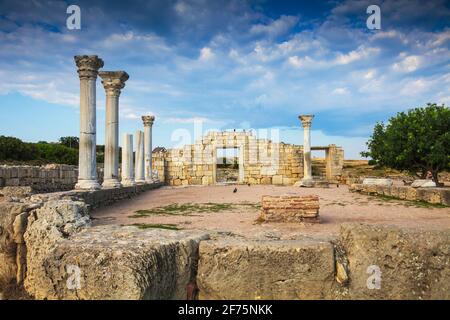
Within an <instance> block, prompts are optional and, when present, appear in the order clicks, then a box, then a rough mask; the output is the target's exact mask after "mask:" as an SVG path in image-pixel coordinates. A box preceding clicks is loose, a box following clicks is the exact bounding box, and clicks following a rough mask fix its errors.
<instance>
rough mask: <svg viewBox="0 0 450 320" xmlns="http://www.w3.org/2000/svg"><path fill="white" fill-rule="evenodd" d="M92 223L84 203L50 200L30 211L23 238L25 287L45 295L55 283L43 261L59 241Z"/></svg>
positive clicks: (41, 295) (30, 291) (41, 296)
mask: <svg viewBox="0 0 450 320" xmlns="http://www.w3.org/2000/svg"><path fill="white" fill-rule="evenodd" d="M89 225H90V218H89V213H88V209H87V206H86V204H85V203H83V202H80V201H71V200H49V201H48V202H45V203H44V204H43V206H42V207H41V208H39V209H36V210H35V211H33V212H31V214H30V216H29V218H28V227H27V231H26V232H25V235H24V239H25V242H26V245H27V259H26V261H27V273H26V278H25V281H24V286H25V289H26V290H27V292H28V293H29V294H30V295H31V296H34V297H36V298H38V299H39V298H45V288H47V287H52V286H53V283H52V281H51V280H50V279H48V277H47V276H46V272H47V271H46V269H45V265H44V261H45V259H46V258H47V256H48V254H49V252H51V251H52V250H54V249H55V248H56V247H57V244H58V243H59V242H60V241H61V240H63V239H65V238H68V237H70V236H71V235H73V234H75V233H77V232H79V231H80V230H82V229H83V228H85V227H86V226H89Z"/></svg>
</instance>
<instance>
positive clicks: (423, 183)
mask: <svg viewBox="0 0 450 320" xmlns="http://www.w3.org/2000/svg"><path fill="white" fill-rule="evenodd" d="M411 187H413V188H432V187H436V183H434V181H433V180H428V179H422V180H414V182H413V183H411Z"/></svg>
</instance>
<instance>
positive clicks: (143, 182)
mask: <svg viewBox="0 0 450 320" xmlns="http://www.w3.org/2000/svg"><path fill="white" fill-rule="evenodd" d="M145 183H146V181H145V180H144V179H140V180H136V184H145Z"/></svg>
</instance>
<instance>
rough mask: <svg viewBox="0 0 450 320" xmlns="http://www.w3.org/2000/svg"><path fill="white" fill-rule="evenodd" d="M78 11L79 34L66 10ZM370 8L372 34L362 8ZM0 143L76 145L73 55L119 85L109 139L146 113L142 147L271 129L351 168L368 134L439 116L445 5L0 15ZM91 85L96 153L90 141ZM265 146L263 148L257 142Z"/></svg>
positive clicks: (35, 6) (269, 5)
mask: <svg viewBox="0 0 450 320" xmlns="http://www.w3.org/2000/svg"><path fill="white" fill-rule="evenodd" d="M70 4H77V5H79V6H80V8H81V30H68V29H67V28H66V19H67V17H68V15H67V14H66V9H67V7H68V6H69V5H70ZM371 4H377V5H379V6H380V7H381V19H382V20H381V30H369V29H367V27H366V19H367V17H368V14H367V13H366V8H367V7H368V6H369V5H371ZM0 46H1V50H0V77H1V79H2V82H1V83H0V114H1V117H0V120H1V121H0V135H11V136H16V137H19V138H21V139H23V140H26V141H39V140H47V141H56V140H57V139H58V138H59V137H60V136H67V135H78V130H79V111H78V103H79V102H78V92H79V80H78V77H77V73H76V68H75V64H74V61H73V56H74V55H76V54H97V55H99V56H100V57H101V58H102V59H103V60H104V62H105V66H104V68H103V70H125V71H126V72H128V73H129V75H130V79H129V80H128V81H127V83H126V86H125V88H124V89H123V91H122V95H121V98H120V99H121V100H120V132H121V133H125V132H129V133H134V131H135V130H136V129H140V128H141V127H142V123H141V120H140V116H141V115H143V114H154V115H155V116H156V118H157V120H156V122H155V126H154V131H153V132H154V146H166V147H172V146H176V145H179V144H180V143H184V142H189V141H185V140H180V136H182V135H184V136H185V135H186V134H189V135H190V136H192V137H194V136H195V134H194V122H199V121H201V123H202V129H203V130H208V129H219V130H225V129H250V128H253V129H255V131H256V132H259V131H258V130H260V129H279V130H280V131H279V132H280V134H279V135H280V139H281V140H282V141H284V142H287V143H296V144H301V143H302V139H303V137H302V129H301V126H300V123H299V120H298V118H297V117H298V115H299V114H308V113H313V114H315V119H314V122H313V131H312V143H313V145H324V144H329V143H335V144H337V145H341V146H343V147H344V149H345V151H346V157H347V158H359V152H360V151H362V150H364V148H365V146H364V143H365V141H366V140H367V138H368V136H369V135H370V133H371V131H372V128H373V125H374V124H375V123H376V122H377V121H386V120H387V119H388V118H389V117H390V116H392V115H394V114H395V113H396V112H398V111H403V110H407V109H408V108H412V107H417V106H423V105H425V104H426V103H427V102H436V103H445V104H446V105H449V104H450V1H444V0H436V1H433V0H429V1H415V0H397V1H321V2H318V1H292V2H288V1H262V0H261V1H243V0H239V1H238V0H236V1H225V0H209V1H207V0H172V1H170V0H169V1H147V0H145V1H144V0H142V1H127V2H125V1H120V2H114V1H74V2H70V3H69V2H64V1H20V2H18V1H4V0H2V1H1V2H0ZM104 105H105V99H104V90H103V88H102V86H101V84H100V81H98V83H97V141H98V143H99V144H102V143H103V141H104ZM269 138H270V136H269Z"/></svg>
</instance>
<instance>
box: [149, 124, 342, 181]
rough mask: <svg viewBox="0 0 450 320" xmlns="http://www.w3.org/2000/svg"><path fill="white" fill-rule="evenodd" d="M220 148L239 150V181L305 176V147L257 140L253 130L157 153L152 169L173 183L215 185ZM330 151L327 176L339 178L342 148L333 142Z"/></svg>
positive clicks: (213, 136) (211, 134) (215, 134)
mask: <svg viewBox="0 0 450 320" xmlns="http://www.w3.org/2000/svg"><path fill="white" fill-rule="evenodd" d="M220 148H236V149H237V150H238V151H237V153H238V159H239V182H240V183H250V184H274V185H293V184H294V183H295V182H297V181H299V180H300V179H301V178H302V177H303V147H302V146H298V145H292V144H285V143H275V142H272V141H270V140H265V139H257V138H256V136H254V135H253V134H252V133H250V132H228V131H227V132H209V133H208V134H207V135H206V136H204V137H202V138H201V139H199V140H198V141H196V142H195V144H193V145H186V146H184V147H183V148H180V149H169V150H165V151H158V152H155V153H153V170H155V171H157V172H158V177H159V178H160V179H161V180H163V181H165V183H166V184H168V185H171V186H180V185H192V184H194V185H200V184H203V185H211V184H215V183H216V164H217V149H220ZM327 148H328V147H327ZM327 150H329V151H327V160H329V161H327V178H330V179H336V178H337V177H338V176H340V175H341V173H342V167H343V150H342V149H341V148H339V147H336V146H334V145H330V146H329V148H328V149H327Z"/></svg>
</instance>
